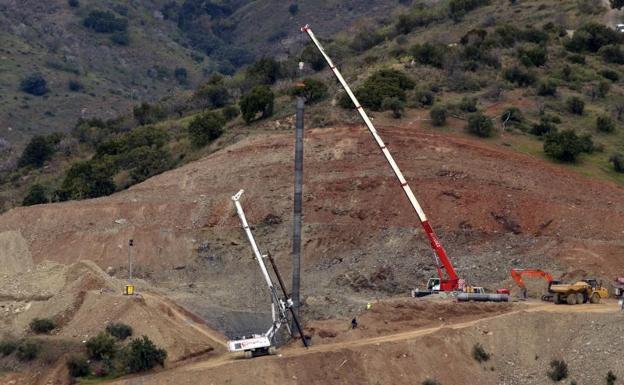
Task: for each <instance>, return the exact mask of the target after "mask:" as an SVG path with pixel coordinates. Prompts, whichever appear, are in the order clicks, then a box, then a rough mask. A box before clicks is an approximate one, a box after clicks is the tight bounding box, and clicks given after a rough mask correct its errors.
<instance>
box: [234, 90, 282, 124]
mask: <svg viewBox="0 0 624 385" xmlns="http://www.w3.org/2000/svg"><path fill="white" fill-rule="evenodd" d="M274 100H275V95H274V94H273V91H271V89H270V88H269V87H268V86H263V85H260V86H256V87H254V88H252V90H251V91H249V92H248V93H247V94H245V95H243V97H242V98H241V99H240V102H239V106H240V110H241V113H242V114H243V119H244V120H245V122H247V124H249V123H251V122H252V121H253V120H255V119H256V116H257V115H258V113H261V116H260V119H263V118H267V117H269V116H271V115H273V104H274Z"/></svg>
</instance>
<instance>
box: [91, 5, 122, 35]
mask: <svg viewBox="0 0 624 385" xmlns="http://www.w3.org/2000/svg"><path fill="white" fill-rule="evenodd" d="M82 24H83V25H84V26H85V27H87V28H89V29H92V30H94V31H95V32H98V33H112V32H117V31H126V30H127V29H128V20H126V19H124V18H120V17H117V16H115V14H113V13H112V12H110V11H99V10H98V11H91V12H89V14H88V15H87V17H86V18H85V19H84V21H83V22H82Z"/></svg>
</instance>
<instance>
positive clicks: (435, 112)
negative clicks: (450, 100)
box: [429, 105, 448, 126]
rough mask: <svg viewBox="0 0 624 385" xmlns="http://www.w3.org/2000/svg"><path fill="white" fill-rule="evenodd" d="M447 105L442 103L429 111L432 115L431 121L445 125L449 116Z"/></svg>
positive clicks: (437, 124)
mask: <svg viewBox="0 0 624 385" xmlns="http://www.w3.org/2000/svg"><path fill="white" fill-rule="evenodd" d="M447 114H448V113H447V111H446V107H444V106H441V105H435V106H433V107H432V108H431V111H429V116H430V117H431V123H432V124H433V125H434V126H443V125H445V124H446V116H447Z"/></svg>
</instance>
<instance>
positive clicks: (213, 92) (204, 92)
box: [193, 82, 230, 108]
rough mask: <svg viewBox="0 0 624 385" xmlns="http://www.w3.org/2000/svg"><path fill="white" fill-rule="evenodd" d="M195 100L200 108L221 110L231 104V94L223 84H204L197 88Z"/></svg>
mask: <svg viewBox="0 0 624 385" xmlns="http://www.w3.org/2000/svg"><path fill="white" fill-rule="evenodd" d="M193 99H194V100H195V101H197V103H198V104H199V106H198V107H200V108H207V107H208V108H221V107H224V106H226V105H227V104H228V103H229V102H230V93H229V91H228V89H227V88H226V87H225V85H223V84H222V83H221V82H219V83H216V84H213V83H208V84H202V85H201V86H199V87H198V88H197V90H196V91H195V94H194V95H193Z"/></svg>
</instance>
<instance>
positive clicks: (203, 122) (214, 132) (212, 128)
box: [188, 111, 225, 147]
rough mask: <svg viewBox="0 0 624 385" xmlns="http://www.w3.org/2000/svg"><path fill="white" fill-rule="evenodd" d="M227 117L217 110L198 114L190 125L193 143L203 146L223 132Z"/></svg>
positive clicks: (196, 145)
mask: <svg viewBox="0 0 624 385" xmlns="http://www.w3.org/2000/svg"><path fill="white" fill-rule="evenodd" d="M224 125H225V119H224V118H223V117H222V116H221V115H220V114H217V113H215V112H212V111H209V112H205V113H203V114H201V115H198V116H196V117H195V118H194V119H193V120H192V121H191V123H190V124H189V126H188V132H189V135H190V137H191V143H193V145H194V146H195V147H203V146H205V145H207V144H208V143H210V142H212V141H213V140H215V139H217V138H218V137H220V136H221V135H222V134H223V126H224Z"/></svg>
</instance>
